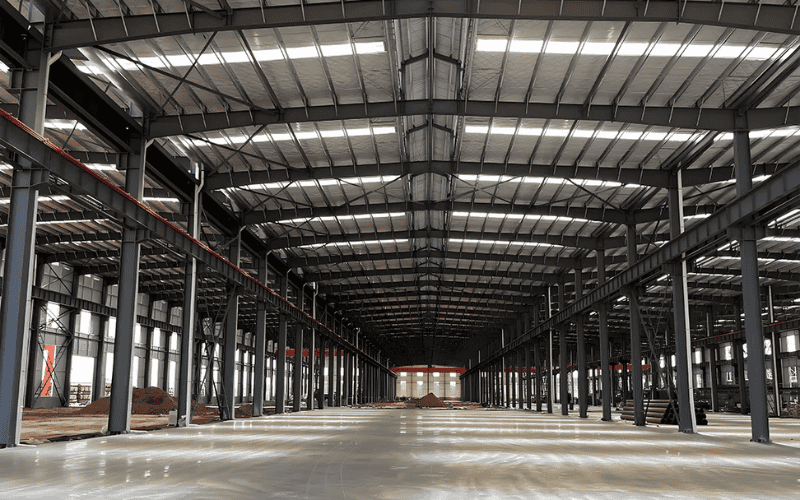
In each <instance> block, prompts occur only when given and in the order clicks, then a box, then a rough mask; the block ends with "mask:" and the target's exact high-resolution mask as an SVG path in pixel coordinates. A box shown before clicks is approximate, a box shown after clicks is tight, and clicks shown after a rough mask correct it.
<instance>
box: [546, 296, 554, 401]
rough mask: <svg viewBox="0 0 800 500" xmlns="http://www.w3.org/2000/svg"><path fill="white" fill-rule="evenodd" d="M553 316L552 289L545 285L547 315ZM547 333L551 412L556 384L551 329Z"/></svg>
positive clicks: (548, 388) (548, 389)
mask: <svg viewBox="0 0 800 500" xmlns="http://www.w3.org/2000/svg"><path fill="white" fill-rule="evenodd" d="M552 316H553V289H552V288H551V287H547V317H548V318H551V317H552ZM548 333H549V339H548V340H549V343H548V346H547V348H548V354H547V382H546V384H547V413H553V400H554V399H555V398H554V397H553V390H554V389H555V385H556V376H555V370H554V369H553V364H554V360H553V350H554V346H553V335H554V334H553V330H552V329H550V330H549V331H548Z"/></svg>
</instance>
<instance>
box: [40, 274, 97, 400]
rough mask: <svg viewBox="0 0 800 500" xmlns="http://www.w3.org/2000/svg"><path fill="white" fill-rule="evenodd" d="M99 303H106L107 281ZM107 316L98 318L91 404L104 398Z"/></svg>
mask: <svg viewBox="0 0 800 500" xmlns="http://www.w3.org/2000/svg"><path fill="white" fill-rule="evenodd" d="M102 287H103V288H102V291H101V292H100V302H101V303H102V304H103V305H106V304H107V302H108V289H109V288H110V287H111V285H110V284H109V282H108V280H106V279H104V280H103V285H102ZM108 323H109V321H108V316H100V331H99V332H98V334H97V357H96V358H95V360H94V377H93V378H92V402H95V401H97V400H98V399H100V398H104V397H106V342H107V338H108ZM34 326H36V325H34Z"/></svg>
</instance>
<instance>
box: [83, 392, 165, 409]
mask: <svg viewBox="0 0 800 500" xmlns="http://www.w3.org/2000/svg"><path fill="white" fill-rule="evenodd" d="M109 405H110V398H101V399H98V400H97V401H95V402H94V403H92V404H90V405H89V406H86V407H84V408H82V409H81V410H80V412H79V413H81V414H83V415H89V414H98V413H105V414H107V413H108V407H109ZM177 408H178V404H177V402H176V401H175V398H173V397H172V396H170V395H169V394H167V393H166V392H164V391H162V390H161V389H159V388H158V387H147V388H145V389H139V388H134V389H133V398H132V401H131V414H132V415H166V414H168V413H169V412H170V410H176V409H177Z"/></svg>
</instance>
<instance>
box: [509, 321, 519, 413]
mask: <svg viewBox="0 0 800 500" xmlns="http://www.w3.org/2000/svg"><path fill="white" fill-rule="evenodd" d="M508 334H509V341H511V340H514V337H516V336H517V335H516V328H514V327H513V326H512V327H510V328H509V329H508ZM516 364H517V353H516V352H513V351H512V352H510V353H509V354H508V365H507V366H506V382H507V383H508V388H507V389H506V394H507V396H508V401H506V408H515V407H516V400H517V380H516V379H515V378H514V372H515V371H516V369H517V367H516V366H515V365H516Z"/></svg>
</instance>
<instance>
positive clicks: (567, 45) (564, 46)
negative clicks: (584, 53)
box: [512, 41, 589, 55]
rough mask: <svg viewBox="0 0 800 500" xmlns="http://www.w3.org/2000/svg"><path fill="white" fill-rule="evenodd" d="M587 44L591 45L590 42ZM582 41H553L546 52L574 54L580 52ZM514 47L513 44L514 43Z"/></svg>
mask: <svg viewBox="0 0 800 500" xmlns="http://www.w3.org/2000/svg"><path fill="white" fill-rule="evenodd" d="M586 45H589V44H588V43H587V44H586ZM579 46H580V42H577V41H576V42H555V41H551V42H550V43H548V44H547V49H546V53H548V54H561V55H572V54H576V53H577V52H578V47H579ZM512 47H513V44H512Z"/></svg>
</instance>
